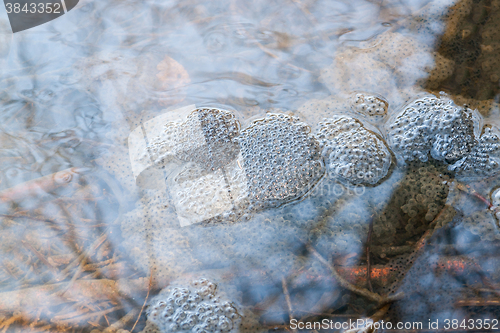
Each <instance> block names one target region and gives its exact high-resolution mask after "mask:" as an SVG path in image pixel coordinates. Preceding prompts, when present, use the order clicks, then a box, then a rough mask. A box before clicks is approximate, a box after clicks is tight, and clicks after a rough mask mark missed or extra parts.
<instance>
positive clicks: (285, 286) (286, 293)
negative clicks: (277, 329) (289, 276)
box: [281, 277, 297, 332]
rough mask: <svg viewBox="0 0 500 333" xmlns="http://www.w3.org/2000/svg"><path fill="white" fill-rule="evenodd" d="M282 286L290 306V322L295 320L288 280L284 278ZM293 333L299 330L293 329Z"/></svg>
mask: <svg viewBox="0 0 500 333" xmlns="http://www.w3.org/2000/svg"><path fill="white" fill-rule="evenodd" d="M281 286H282V287H283V294H285V300H286V304H287V306H288V316H289V317H290V321H292V320H293V319H294V317H293V308H292V301H291V300H290V293H289V292H288V285H287V283H286V279H285V278H284V277H282V278H281ZM292 332H297V330H296V329H292Z"/></svg>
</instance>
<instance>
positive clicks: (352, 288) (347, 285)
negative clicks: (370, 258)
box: [306, 244, 402, 304]
mask: <svg viewBox="0 0 500 333" xmlns="http://www.w3.org/2000/svg"><path fill="white" fill-rule="evenodd" d="M306 247H307V250H308V251H309V252H310V253H312V254H313V255H314V256H315V257H316V258H317V259H318V260H319V261H320V262H321V263H322V264H324V265H325V266H326V267H328V268H329V269H330V270H331V272H332V274H333V276H334V277H335V279H336V280H337V282H338V283H339V284H340V286H341V287H343V288H345V289H347V290H350V291H352V292H353V293H356V294H358V295H361V296H363V297H366V298H368V299H369V300H371V301H374V302H377V303H379V304H385V303H389V302H392V301H394V300H396V299H399V298H400V297H402V294H401V293H399V294H396V295H394V296H390V297H383V296H380V295H379V294H376V293H373V292H371V291H369V290H367V289H365V288H360V287H357V286H355V285H353V284H352V283H350V282H349V281H347V280H346V279H344V278H343V277H342V276H341V275H340V274H339V273H338V272H337V270H336V269H335V266H333V264H330V263H328V261H326V259H325V258H323V256H321V254H319V253H318V252H317V251H316V250H315V249H314V248H313V247H312V246H311V245H309V244H306Z"/></svg>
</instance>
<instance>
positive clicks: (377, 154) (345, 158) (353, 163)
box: [316, 117, 392, 185]
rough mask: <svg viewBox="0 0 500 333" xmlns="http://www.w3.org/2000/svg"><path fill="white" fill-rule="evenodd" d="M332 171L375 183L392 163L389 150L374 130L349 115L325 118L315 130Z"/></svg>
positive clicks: (352, 180)
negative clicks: (368, 128)
mask: <svg viewBox="0 0 500 333" xmlns="http://www.w3.org/2000/svg"><path fill="white" fill-rule="evenodd" d="M316 136H317V138H318V140H319V141H320V145H321V148H322V154H323V156H324V157H325V159H326V160H327V161H328V162H327V166H328V169H329V171H330V172H331V173H333V174H334V175H337V176H339V177H340V178H342V179H344V180H347V181H349V182H350V183H352V184H372V185H373V184H376V183H377V182H379V181H380V180H381V179H382V178H384V177H385V176H386V175H387V173H388V171H389V167H390V166H391V159H392V157H391V153H390V152H389V149H388V148H387V146H386V145H385V143H384V141H382V139H380V138H379V137H378V136H377V135H376V134H375V133H373V132H371V131H369V130H367V129H366V128H365V127H364V126H363V125H362V124H361V122H359V121H358V120H356V119H354V118H350V117H336V118H331V119H325V120H324V121H322V122H320V123H319V126H318V130H317V133H316Z"/></svg>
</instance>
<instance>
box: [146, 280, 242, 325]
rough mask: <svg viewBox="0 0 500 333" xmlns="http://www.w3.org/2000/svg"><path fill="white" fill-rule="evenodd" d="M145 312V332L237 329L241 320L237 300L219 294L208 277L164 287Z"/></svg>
mask: <svg viewBox="0 0 500 333" xmlns="http://www.w3.org/2000/svg"><path fill="white" fill-rule="evenodd" d="M174 285H175V284H174ZM146 315H147V324H146V328H145V329H144V331H143V333H157V332H182V333H187V332H192V333H212V332H214V333H215V332H220V333H229V332H238V331H239V330H238V328H239V324H240V321H241V315H240V314H239V312H238V310H237V309H236V307H235V305H234V303H233V302H231V301H229V300H227V299H225V298H223V297H221V296H219V295H218V290H217V285H216V284H215V283H213V282H211V281H209V280H207V279H205V278H200V279H197V280H194V281H192V282H191V283H190V285H189V286H187V287H186V286H179V287H174V288H166V289H164V290H162V291H161V292H160V294H159V295H158V296H156V297H155V298H154V299H152V300H151V302H150V305H149V307H148V309H147V311H146Z"/></svg>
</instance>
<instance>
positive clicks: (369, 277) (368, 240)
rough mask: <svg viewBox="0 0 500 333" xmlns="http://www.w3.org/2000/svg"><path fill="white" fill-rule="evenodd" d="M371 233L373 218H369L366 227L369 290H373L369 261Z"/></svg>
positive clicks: (367, 281)
mask: <svg viewBox="0 0 500 333" xmlns="http://www.w3.org/2000/svg"><path fill="white" fill-rule="evenodd" d="M372 233H373V218H372V219H371V220H370V226H369V227H368V237H366V283H367V284H368V288H369V289H370V291H371V292H373V287H372V279H371V276H372V266H371V262H370V243H371V241H372Z"/></svg>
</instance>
